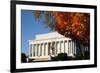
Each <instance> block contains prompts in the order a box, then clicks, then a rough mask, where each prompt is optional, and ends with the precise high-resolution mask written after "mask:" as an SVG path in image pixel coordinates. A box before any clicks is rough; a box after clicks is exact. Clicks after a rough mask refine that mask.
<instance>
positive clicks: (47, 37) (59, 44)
mask: <svg viewBox="0 0 100 73" xmlns="http://www.w3.org/2000/svg"><path fill="white" fill-rule="evenodd" d="M84 50H87V48H84V49H83V51H84ZM77 52H78V48H77V46H76V42H75V41H73V40H72V39H70V38H66V37H64V36H63V35H61V34H59V33H57V32H50V33H45V34H38V35H36V37H35V39H33V40H29V59H33V60H34V61H39V60H50V59H51V56H52V57H55V56H57V55H58V54H59V53H67V55H68V56H71V57H75V55H77Z"/></svg>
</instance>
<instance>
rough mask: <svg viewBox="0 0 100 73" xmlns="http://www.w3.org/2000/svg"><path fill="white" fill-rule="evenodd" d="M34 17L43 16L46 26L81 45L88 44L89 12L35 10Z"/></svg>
mask: <svg viewBox="0 0 100 73" xmlns="http://www.w3.org/2000/svg"><path fill="white" fill-rule="evenodd" d="M34 15H35V16H36V19H39V18H40V17H41V16H42V15H44V17H45V22H46V26H48V27H49V28H51V29H53V30H56V31H57V32H58V33H60V34H62V35H64V36H65V37H69V38H71V39H72V40H75V41H77V43H78V44H80V45H79V46H80V50H81V46H89V44H90V43H89V41H90V14H89V13H81V12H57V11H54V12H53V11H35V12H34Z"/></svg>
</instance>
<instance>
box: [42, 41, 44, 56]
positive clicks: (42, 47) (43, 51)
mask: <svg viewBox="0 0 100 73" xmlns="http://www.w3.org/2000/svg"><path fill="white" fill-rule="evenodd" d="M42 56H44V44H43V43H42Z"/></svg>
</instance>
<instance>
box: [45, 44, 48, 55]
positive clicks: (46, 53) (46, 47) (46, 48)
mask: <svg viewBox="0 0 100 73" xmlns="http://www.w3.org/2000/svg"><path fill="white" fill-rule="evenodd" d="M45 55H46V56H48V43H46V45H45Z"/></svg>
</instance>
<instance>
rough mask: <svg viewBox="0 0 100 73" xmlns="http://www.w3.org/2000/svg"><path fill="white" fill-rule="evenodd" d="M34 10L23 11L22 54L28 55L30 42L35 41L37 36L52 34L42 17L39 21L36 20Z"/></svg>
mask: <svg viewBox="0 0 100 73" xmlns="http://www.w3.org/2000/svg"><path fill="white" fill-rule="evenodd" d="M33 12H34V11H32V10H21V41H22V44H21V52H23V53H26V54H27V55H28V51H29V45H28V44H29V40H32V39H35V36H36V35H37V34H42V33H48V32H51V30H50V29H49V28H47V27H46V25H45V23H44V18H43V17H42V18H41V19H40V20H39V21H37V20H36V19H35V16H34V14H33Z"/></svg>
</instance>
